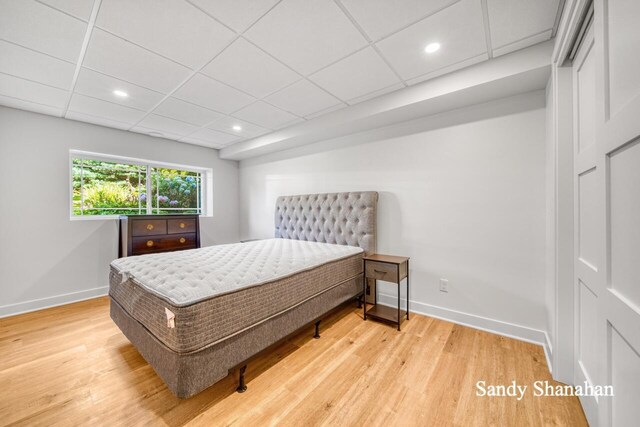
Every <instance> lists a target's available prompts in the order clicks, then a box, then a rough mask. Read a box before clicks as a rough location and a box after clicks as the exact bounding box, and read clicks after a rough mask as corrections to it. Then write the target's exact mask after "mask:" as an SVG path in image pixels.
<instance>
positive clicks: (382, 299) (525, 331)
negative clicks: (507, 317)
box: [378, 292, 551, 372]
mask: <svg viewBox="0 0 640 427" xmlns="http://www.w3.org/2000/svg"><path fill="white" fill-rule="evenodd" d="M400 301H401V306H402V307H403V308H405V307H406V299H405V298H402V299H401V300H400ZM378 303H380V304H382V305H386V306H389V307H397V306H398V297H397V296H395V295H389V294H385V293H382V292H380V293H378ZM411 312H412V313H418V314H422V315H425V316H429V317H435V318H436V319H441V320H446V321H448V322H452V323H457V324H459V325H463V326H468V327H470V328H474V329H480V330H481V331H486V332H491V333H493V334H498V335H502V336H505V337H509V338H514V339H517V340H520V341H525V342H528V343H532V344H538V345H541V346H542V348H543V349H544V354H545V357H546V359H547V366H548V367H549V372H551V363H550V362H551V346H550V341H549V337H548V336H547V333H546V332H545V331H541V330H539V329H533V328H529V327H527V326H522V325H517V324H515V323H509V322H503V321H501V320H496V319H490V318H488V317H482V316H477V315H475V314H469V313H464V312H461V311H456V310H451V309H449V308H443V307H438V306H435V305H431V304H425V303H423V302H417V301H411Z"/></svg>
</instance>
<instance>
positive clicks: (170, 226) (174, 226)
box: [167, 219, 196, 234]
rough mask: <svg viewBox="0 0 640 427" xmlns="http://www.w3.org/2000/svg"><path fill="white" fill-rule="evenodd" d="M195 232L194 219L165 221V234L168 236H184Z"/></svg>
mask: <svg viewBox="0 0 640 427" xmlns="http://www.w3.org/2000/svg"><path fill="white" fill-rule="evenodd" d="M195 232H196V220H195V219H168V220H167V233H169V234H184V233H195Z"/></svg>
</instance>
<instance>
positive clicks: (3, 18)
mask: <svg viewBox="0 0 640 427" xmlns="http://www.w3.org/2000/svg"><path fill="white" fill-rule="evenodd" d="M0 10H1V11H2V13H0V39H4V40H8V41H10V42H14V43H17V44H19V45H22V46H25V47H28V48H31V49H35V50H37V51H40V52H44V53H47V54H49V55H52V56H55V57H56V58H61V59H65V60H67V61H72V62H76V61H78V55H79V54H80V48H81V47H82V41H83V40H84V34H85V32H86V29H87V24H86V23H85V22H82V21H80V20H78V19H75V18H72V17H71V16H69V15H65V14H64V13H62V12H59V11H57V10H53V9H51V8H50V7H48V6H45V5H43V4H40V3H37V2H35V1H24V0H22V1H16V0H0Z"/></svg>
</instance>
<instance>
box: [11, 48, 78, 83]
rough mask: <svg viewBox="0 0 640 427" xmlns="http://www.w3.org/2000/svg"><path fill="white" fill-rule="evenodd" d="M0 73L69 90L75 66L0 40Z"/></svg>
mask: <svg viewBox="0 0 640 427" xmlns="http://www.w3.org/2000/svg"><path fill="white" fill-rule="evenodd" d="M0 58H2V60H1V61H0V72H2V73H7V74H11V75H14V76H19V77H22V78H25V79H29V80H33V81H36V82H39V83H44V84H47V85H50V86H55V87H59V88H61V89H67V90H68V89H69V88H70V87H71V81H72V80H73V73H74V72H75V69H76V66H75V65H74V64H71V63H69V62H66V61H62V60H60V59H56V58H53V57H51V56H48V55H44V54H42V53H38V52H35V51H33V50H30V49H26V48H24V47H20V46H17V45H15V44H11V43H8V42H5V41H2V40H0Z"/></svg>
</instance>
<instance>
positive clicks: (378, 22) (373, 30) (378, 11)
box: [341, 0, 458, 40]
mask: <svg viewBox="0 0 640 427" xmlns="http://www.w3.org/2000/svg"><path fill="white" fill-rule="evenodd" d="M341 1H342V4H343V5H344V6H345V7H346V8H347V10H348V11H349V13H350V14H351V16H353V18H354V19H355V20H356V21H357V22H358V24H360V26H361V27H362V29H363V30H364V31H365V32H366V33H367V34H368V35H369V37H370V38H371V39H372V40H379V39H380V38H382V37H383V36H386V35H389V34H391V33H392V32H394V31H396V30H399V29H401V28H403V27H405V26H407V25H409V24H411V23H414V22H416V21H419V20H420V19H423V18H425V17H427V16H429V15H431V14H433V13H435V12H437V11H439V10H441V9H442V8H444V7H447V6H449V5H451V4H453V3H455V2H457V1H458V0H428V1H426V0H402V1H389V0H341Z"/></svg>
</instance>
